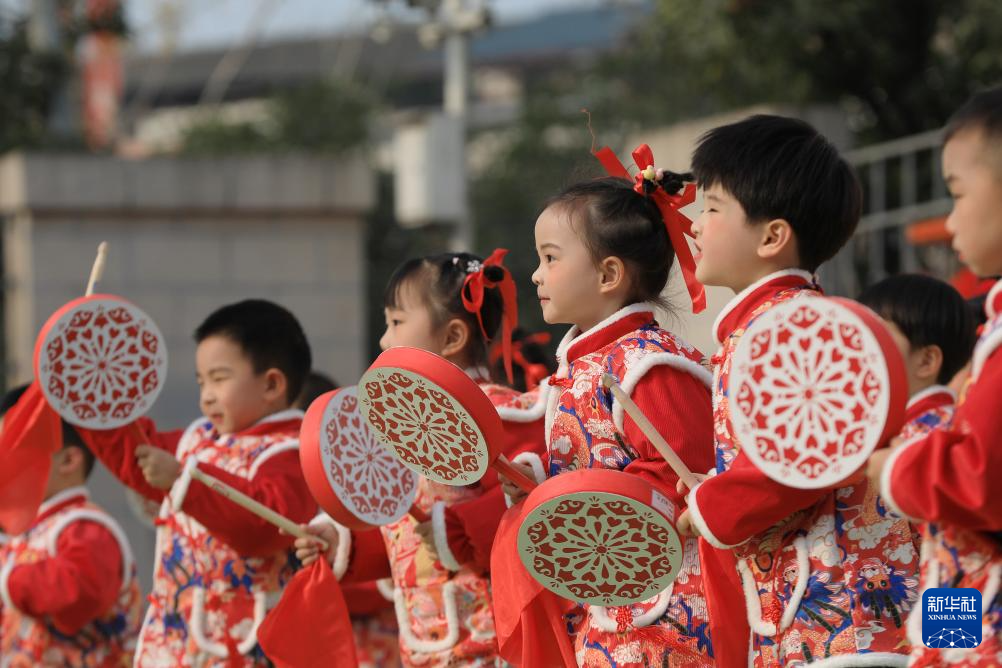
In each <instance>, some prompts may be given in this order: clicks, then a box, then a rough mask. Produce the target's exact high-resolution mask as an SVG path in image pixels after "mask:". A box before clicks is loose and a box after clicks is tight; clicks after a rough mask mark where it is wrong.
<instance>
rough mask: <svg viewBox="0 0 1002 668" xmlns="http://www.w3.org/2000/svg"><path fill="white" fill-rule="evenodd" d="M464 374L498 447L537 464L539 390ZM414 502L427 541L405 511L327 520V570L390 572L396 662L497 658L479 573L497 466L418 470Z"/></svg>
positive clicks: (496, 504)
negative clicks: (333, 539) (334, 537)
mask: <svg viewBox="0 0 1002 668" xmlns="http://www.w3.org/2000/svg"><path fill="white" fill-rule="evenodd" d="M471 375H473V376H474V378H477V379H479V380H478V382H479V384H480V387H481V389H483V390H484V392H485V393H486V394H487V396H488V397H489V398H490V399H491V402H492V403H493V404H494V405H495V407H496V408H497V410H498V413H499V414H500V416H501V418H502V421H503V422H504V424H505V437H506V439H507V442H506V443H505V446H504V447H503V449H502V450H503V452H504V453H505V454H506V455H507V456H508V457H509V458H512V459H514V460H516V461H527V462H529V463H534V464H535V466H536V467H538V468H540V469H541V468H542V466H541V464H540V463H539V462H540V461H541V459H540V457H539V454H540V453H542V451H543V447H544V446H543V407H544V405H543V401H544V398H545V395H544V394H541V393H540V392H539V391H535V392H532V393H528V394H525V395H522V394H519V393H518V392H516V391H515V390H512V389H510V388H506V387H502V386H500V385H495V384H493V383H490V382H489V381H487V380H486V374H484V373H481V372H476V371H475V372H473V373H471ZM415 504H416V505H417V506H418V507H420V508H421V509H422V510H424V511H426V512H427V513H428V514H429V515H430V516H431V518H432V527H433V537H434V543H435V550H434V551H432V550H429V549H428V548H427V546H426V545H425V544H424V542H423V541H422V539H421V536H420V535H419V534H418V533H417V531H416V528H417V522H416V521H415V520H414V518H413V517H411V516H410V515H406V516H405V517H403V518H402V519H400V520H399V521H397V522H395V523H393V524H390V525H388V526H385V527H381V528H380V529H378V530H372V531H367V532H357V531H348V530H347V529H346V528H345V527H342V526H340V525H336V526H337V527H338V532H339V544H338V554H337V555H336V556H335V559H334V564H333V569H334V573H335V575H338V576H339V578H342V580H343V582H345V583H355V582H366V581H372V580H376V579H380V578H387V577H389V578H391V581H392V587H391V588H390V592H391V595H392V598H393V601H394V605H395V609H396V616H397V624H398V627H399V629H400V657H401V660H402V663H403V665H405V666H422V667H428V668H433V667H437V666H441V667H442V668H445V667H446V666H459V665H462V666H500V665H501V660H500V658H499V657H498V649H497V637H496V635H495V632H494V619H493V612H492V609H491V592H490V578H489V577H488V574H487V566H488V565H489V563H490V545H491V543H492V542H493V540H494V534H495V532H496V531H497V527H498V524H499V522H500V520H501V516H502V515H503V514H504V511H505V509H506V506H505V500H504V496H503V494H502V493H501V487H500V485H499V484H498V479H497V474H496V473H494V472H493V471H489V472H488V474H487V476H485V477H484V479H482V480H481V481H480V482H479V483H477V484H475V485H470V486H466V487H452V486H449V485H444V484H440V483H435V482H431V481H429V480H427V479H425V478H422V479H421V480H420V482H419V486H418V495H417V498H416V500H415ZM325 521H332V520H330V518H327V517H326V516H325ZM390 592H388V593H390Z"/></svg>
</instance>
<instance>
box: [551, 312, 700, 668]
mask: <svg viewBox="0 0 1002 668" xmlns="http://www.w3.org/2000/svg"><path fill="white" fill-rule="evenodd" d="M557 356H558V363H559V368H558V370H557V373H556V374H555V375H554V376H553V378H552V379H551V381H550V384H551V385H554V386H555V388H554V390H555V391H554V392H552V393H551V395H550V397H549V400H548V402H547V412H546V439H547V445H548V454H549V469H548V474H549V475H550V476H555V475H560V474H562V473H565V472H568V471H573V470H575V469H579V468H609V469H616V470H622V471H625V472H627V473H631V474H634V475H636V476H637V477H638V478H642V479H643V480H644V481H646V482H648V483H650V484H651V485H654V486H655V487H656V488H657V489H659V490H660V491H662V492H663V493H664V494H665V496H667V497H668V498H670V499H671V500H672V501H673V502H674V503H675V504H676V505H677V506H679V507H683V506H684V500H683V499H682V498H681V497H680V496H679V494H678V493H677V491H676V482H677V480H678V476H677V475H676V474H675V473H674V472H673V471H672V470H671V468H670V467H669V466H668V464H667V463H666V462H665V461H664V459H663V458H662V457H661V455H660V454H658V452H657V449H656V448H655V447H654V446H653V444H651V442H650V441H649V440H648V438H647V437H646V436H645V435H644V433H643V432H642V431H641V430H640V429H639V428H638V427H637V425H636V424H635V423H634V422H633V420H632V418H630V417H629V416H627V415H625V413H624V410H623V407H622V406H621V405H620V404H619V403H618V402H615V401H613V399H612V396H611V394H609V393H608V392H607V391H606V390H605V389H603V387H602V384H601V379H602V375H603V374H604V373H610V374H612V375H613V376H614V377H615V378H616V379H617V380H618V382H619V384H620V386H621V387H622V388H623V390H624V391H625V392H626V393H627V394H629V395H630V396H631V398H632V399H633V401H634V402H635V403H636V404H637V405H638V406H639V407H640V409H641V410H642V411H643V412H644V414H645V415H647V416H648V418H649V419H650V420H651V422H652V424H653V425H654V427H655V428H656V429H657V430H658V432H659V433H660V434H661V435H662V436H663V437H664V438H665V440H666V441H667V442H668V443H669V444H670V445H671V447H673V448H674V449H675V450H676V452H678V454H679V456H680V457H681V458H682V460H683V461H684V462H685V463H686V465H687V466H688V467H689V468H690V469H691V470H694V471H705V470H707V469H708V468H709V467H710V466H711V463H712V460H713V441H712V434H711V428H712V422H711V417H712V413H711V405H710V392H709V384H710V379H711V376H710V373H709V371H708V370H707V368H706V365H705V359H704V357H703V355H702V354H701V353H700V352H699V351H698V350H696V349H695V348H693V347H692V346H689V345H688V344H686V343H685V342H683V341H682V340H680V339H679V338H677V337H676V336H674V335H673V334H671V333H670V332H668V331H666V330H664V329H661V328H660V327H659V326H658V324H657V322H656V321H655V319H654V314H653V312H652V311H651V309H650V307H649V306H647V305H642V304H638V305H633V306H628V307H626V308H624V309H622V310H620V311H619V312H617V313H615V314H614V315H612V316H610V317H609V318H607V319H606V320H605V321H603V322H601V323H599V324H598V325H596V326H595V327H593V328H592V329H590V330H588V331H586V332H580V331H578V330H577V329H572V330H571V331H570V332H568V334H567V336H566V337H565V338H564V340H563V342H562V343H561V344H560V347H559V348H558V351H557ZM678 512H681V510H678ZM676 516H677V515H676ZM567 628H568V630H569V632H570V633H571V635H572V637H573V640H574V647H575V652H576V655H577V660H578V664H579V665H580V666H588V667H592V666H596V667H597V666H603V667H605V666H608V667H613V666H614V667H617V668H639V667H640V666H647V665H651V666H712V665H714V662H713V648H712V646H711V639H710V633H709V623H708V618H707V611H706V603H705V599H704V596H703V578H702V573H701V570H700V564H699V559H698V554H697V543H696V541H695V540H693V539H690V540H688V541H685V543H684V554H683V561H682V565H681V568H680V572H679V576H678V578H677V579H676V580H675V582H674V583H673V584H672V587H671V588H669V589H668V590H666V591H664V592H662V593H661V594H659V595H657V596H655V597H654V598H652V599H650V600H648V601H644V602H642V603H638V604H636V605H632V606H622V607H615V608H605V607H601V606H589V605H583V606H578V607H577V608H575V609H574V610H572V612H571V613H570V615H569V617H568V619H567Z"/></svg>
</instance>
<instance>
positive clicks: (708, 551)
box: [699, 539, 751, 668]
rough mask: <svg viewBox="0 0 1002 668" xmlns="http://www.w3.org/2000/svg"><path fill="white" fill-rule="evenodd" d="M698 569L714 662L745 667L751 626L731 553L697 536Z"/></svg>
mask: <svg viewBox="0 0 1002 668" xmlns="http://www.w3.org/2000/svg"><path fill="white" fill-rule="evenodd" d="M699 569H700V571H701V572H702V574H703V580H702V582H703V588H704V589H705V591H706V608H707V613H708V614H709V617H710V639H711V641H712V642H713V661H714V663H715V664H716V665H717V666H719V667H720V668H744V667H745V666H747V665H748V640H749V638H751V628H750V627H749V625H748V615H747V614H746V613H745V605H746V602H745V597H744V586H743V585H742V583H741V576H740V575H739V574H738V566H737V559H736V558H735V556H734V552H733V551H731V550H718V549H717V548H715V547H713V546H712V545H710V544H709V543H707V542H706V541H705V540H702V539H700V541H699Z"/></svg>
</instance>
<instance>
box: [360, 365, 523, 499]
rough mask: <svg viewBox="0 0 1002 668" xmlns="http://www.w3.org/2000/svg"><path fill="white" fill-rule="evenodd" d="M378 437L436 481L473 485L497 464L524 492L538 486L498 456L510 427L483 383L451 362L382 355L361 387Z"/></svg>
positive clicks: (368, 419)
mask: <svg viewBox="0 0 1002 668" xmlns="http://www.w3.org/2000/svg"><path fill="white" fill-rule="evenodd" d="M358 388H359V405H360V407H361V411H362V416H363V417H364V418H365V421H366V422H367V423H368V424H369V426H370V427H371V428H372V431H373V433H375V435H376V438H378V439H379V440H380V441H381V442H382V443H383V445H385V446H387V447H388V448H389V449H390V451H391V452H392V453H393V454H394V455H395V456H396V457H397V458H398V459H400V461H402V462H403V463H404V464H406V465H407V466H408V467H410V468H411V469H412V470H414V471H416V472H417V473H420V474H421V475H423V476H425V477H427V478H428V479H430V480H433V481H435V482H440V483H444V484H446V485H469V484H472V483H475V482H477V481H478V480H480V478H482V477H483V475H484V474H485V473H486V472H487V467H488V466H493V467H494V468H495V469H496V470H497V471H498V472H499V473H501V474H503V475H504V476H506V477H507V478H508V479H510V480H511V481H512V482H515V483H516V484H518V485H519V486H521V487H523V488H524V489H526V490H530V489H532V488H533V487H535V483H534V482H533V481H531V480H529V478H527V477H526V476H525V475H523V474H522V473H521V472H520V471H518V469H515V468H513V467H512V466H511V464H510V462H508V460H507V459H506V458H505V457H504V455H503V454H502V453H501V452H500V449H499V448H500V447H501V444H502V435H503V429H504V427H503V426H502V424H501V418H500V416H499V415H498V412H497V409H496V408H495V407H494V405H493V404H492V403H491V400H490V399H489V398H488V397H487V395H486V394H484V392H483V390H481V389H480V387H479V386H478V385H477V383H476V382H475V381H474V380H473V379H472V378H470V377H469V376H468V375H467V374H466V373H465V372H464V371H463V370H462V369H460V368H459V367H457V366H456V365H455V364H453V363H452V362H449V361H448V360H446V359H444V358H443V357H440V356H439V355H436V354H434V353H430V352H428V351H425V350H419V349H417V348H391V349H389V350H387V351H385V352H383V353H382V354H381V355H380V356H379V357H378V358H376V361H375V362H374V363H373V365H372V366H371V367H370V368H369V370H368V371H366V372H365V373H364V374H363V375H362V378H361V380H360V381H359V383H358Z"/></svg>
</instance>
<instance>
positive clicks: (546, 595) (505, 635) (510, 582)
mask: <svg viewBox="0 0 1002 668" xmlns="http://www.w3.org/2000/svg"><path fill="white" fill-rule="evenodd" d="M524 507H525V503H524V502H523V503H520V504H518V505H517V506H514V507H513V508H511V509H510V510H509V511H508V512H507V513H506V514H505V516H504V518H503V519H502V520H501V526H499V527H498V533H497V539H496V540H495V543H494V550H493V551H492V552H491V589H492V591H493V597H494V600H493V604H494V629H495V632H496V633H497V638H498V654H500V656H501V658H502V659H504V660H505V661H507V662H508V663H511V664H513V665H516V666H522V667H523V668H555V667H557V666H565V667H566V668H575V667H576V666H577V660H576V659H575V658H574V645H573V643H572V642H571V637H570V635H568V633H567V622H566V621H565V619H564V615H565V614H566V613H567V612H568V611H569V610H570V609H571V608H572V607H573V605H574V604H573V603H571V602H570V601H565V600H563V599H562V598H560V597H559V596H557V595H556V594H553V593H552V592H550V591H549V590H548V589H545V588H544V587H543V585H541V584H539V583H538V582H537V581H536V580H535V579H534V578H533V577H532V576H531V575H529V572H528V571H527V570H525V567H524V566H523V565H522V560H521V558H520V557H519V555H518V545H517V539H518V529H519V526H521V524H522V519H523V516H524V513H523V510H524Z"/></svg>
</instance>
